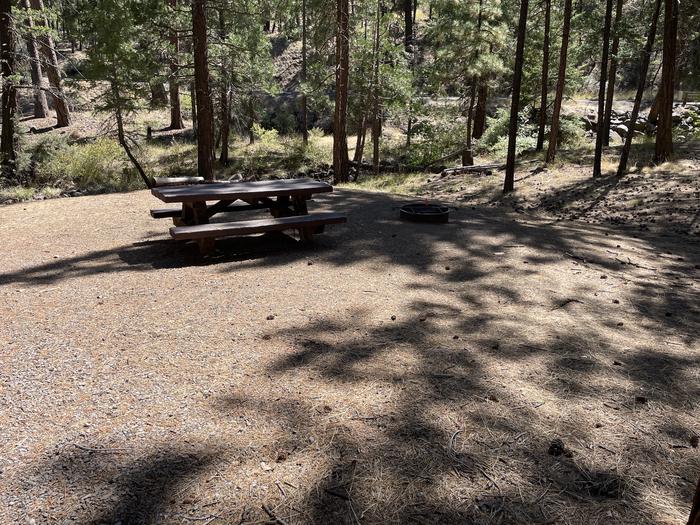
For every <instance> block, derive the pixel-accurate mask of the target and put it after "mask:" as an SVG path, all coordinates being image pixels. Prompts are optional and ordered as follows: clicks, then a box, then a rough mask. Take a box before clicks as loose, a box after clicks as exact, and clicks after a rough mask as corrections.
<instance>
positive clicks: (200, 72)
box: [192, 0, 214, 180]
mask: <svg viewBox="0 0 700 525" xmlns="http://www.w3.org/2000/svg"><path fill="white" fill-rule="evenodd" d="M206 4H207V2H206V0H193V1H192V38H193V42H194V46H193V47H194V89H195V95H196V98H197V103H196V107H197V172H198V174H199V176H200V177H204V180H213V179H214V171H213V151H214V110H213V107H212V102H211V91H210V89H209V64H208V50H207V11H206V9H207V6H206Z"/></svg>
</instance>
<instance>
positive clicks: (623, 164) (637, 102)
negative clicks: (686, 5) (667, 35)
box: [617, 0, 661, 177]
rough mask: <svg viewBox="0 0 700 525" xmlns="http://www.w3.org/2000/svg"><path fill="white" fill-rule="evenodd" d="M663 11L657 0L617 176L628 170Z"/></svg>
mask: <svg viewBox="0 0 700 525" xmlns="http://www.w3.org/2000/svg"><path fill="white" fill-rule="evenodd" d="M660 11H661V0H656V3H655V5H654V12H653V14H652V15H651V23H650V25H649V33H648V34H647V42H646V44H645V45H644V50H643V51H642V63H641V66H640V68H639V84H637V94H636V96H635V97H634V106H633V107H632V114H631V115H630V120H631V122H630V129H629V133H628V134H627V136H626V137H625V144H624V145H623V146H622V153H621V155H620V164H619V166H618V168H617V176H618V177H622V176H623V175H624V174H625V172H626V171H627V160H628V159H629V156H630V149H631V148H632V138H633V137H634V126H635V124H636V123H637V117H639V108H640V107H641V105H642V97H643V96H644V88H645V87H646V83H647V73H648V72H649V61H650V60H651V53H652V50H653V49H654V40H655V39H656V27H657V26H658V24H659V12H660Z"/></svg>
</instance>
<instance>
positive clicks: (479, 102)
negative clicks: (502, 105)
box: [472, 81, 489, 139]
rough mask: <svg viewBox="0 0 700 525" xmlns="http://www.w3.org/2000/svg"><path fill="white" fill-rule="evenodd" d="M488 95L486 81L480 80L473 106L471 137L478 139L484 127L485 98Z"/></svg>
mask: <svg viewBox="0 0 700 525" xmlns="http://www.w3.org/2000/svg"><path fill="white" fill-rule="evenodd" d="M488 95H489V87H488V85H487V84H486V81H481V82H480V83H479V87H478V90H477V95H476V105H475V106H474V126H473V130H472V137H473V138H475V139H480V138H481V136H482V135H483V134H484V130H485V129H486V99H487V98H488Z"/></svg>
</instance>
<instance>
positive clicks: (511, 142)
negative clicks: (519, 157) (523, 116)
mask: <svg viewBox="0 0 700 525" xmlns="http://www.w3.org/2000/svg"><path fill="white" fill-rule="evenodd" d="M527 8H528V0H520V18H519V21H518V43H517V47H516V50H515V67H514V68H513V94H512V98H511V103H510V124H509V126H508V158H507V159H506V176H505V180H504V181H503V193H509V192H511V191H513V186H514V183H515V146H516V140H517V137H518V113H519V111H520V87H521V85H522V81H523V61H524V60H523V59H524V55H525V34H526V30H527Z"/></svg>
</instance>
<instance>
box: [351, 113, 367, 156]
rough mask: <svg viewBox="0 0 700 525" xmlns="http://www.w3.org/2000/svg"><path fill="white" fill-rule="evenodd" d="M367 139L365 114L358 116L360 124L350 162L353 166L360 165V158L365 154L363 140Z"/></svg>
mask: <svg viewBox="0 0 700 525" xmlns="http://www.w3.org/2000/svg"><path fill="white" fill-rule="evenodd" d="M366 137H367V113H366V112H365V111H363V112H362V115H360V124H359V126H358V128H357V139H355V155H354V156H353V158H352V160H353V162H354V163H355V164H361V163H362V156H363V155H364V152H365V138H366Z"/></svg>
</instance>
